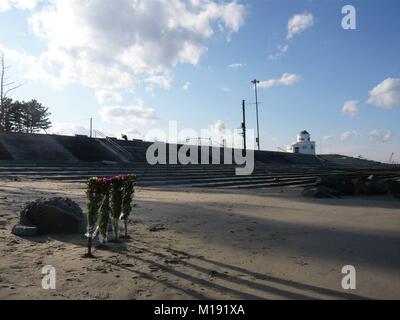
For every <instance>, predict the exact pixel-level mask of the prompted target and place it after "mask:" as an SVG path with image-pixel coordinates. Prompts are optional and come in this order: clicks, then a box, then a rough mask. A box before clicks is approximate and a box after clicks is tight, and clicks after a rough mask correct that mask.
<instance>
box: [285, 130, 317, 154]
mask: <svg viewBox="0 0 400 320" xmlns="http://www.w3.org/2000/svg"><path fill="white" fill-rule="evenodd" d="M315 150H316V145H315V141H311V136H310V134H309V133H308V132H307V131H306V130H304V131H302V132H300V133H299V135H298V136H297V142H294V143H293V144H292V145H290V146H289V147H288V148H287V151H288V152H290V153H301V154H312V155H315V153H316V151H315Z"/></svg>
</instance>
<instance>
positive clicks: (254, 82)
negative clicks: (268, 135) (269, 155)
mask: <svg viewBox="0 0 400 320" xmlns="http://www.w3.org/2000/svg"><path fill="white" fill-rule="evenodd" d="M251 83H252V84H254V90H255V93H256V112H257V146H258V151H260V150H261V148H260V122H259V119H258V92H257V84H259V83H260V81H258V80H257V79H254V80H253V81H252V82H251Z"/></svg>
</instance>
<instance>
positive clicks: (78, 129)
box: [48, 122, 90, 136]
mask: <svg viewBox="0 0 400 320" xmlns="http://www.w3.org/2000/svg"><path fill="white" fill-rule="evenodd" d="M89 131H90V130H89V129H88V128H85V127H84V126H82V125H79V124H76V123H68V122H60V123H55V124H54V125H53V127H52V128H51V129H49V130H48V133H50V134H59V135H65V136H74V135H76V134H80V135H86V136H89V134H90V132H89Z"/></svg>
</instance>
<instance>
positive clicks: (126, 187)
mask: <svg viewBox="0 0 400 320" xmlns="http://www.w3.org/2000/svg"><path fill="white" fill-rule="evenodd" d="M121 180H122V182H123V189H122V190H123V196H122V214H121V216H120V217H119V218H120V220H123V221H124V225H125V239H128V238H129V236H128V218H129V215H130V214H131V212H132V202H133V195H134V192H135V185H136V175H134V174H128V175H125V176H122V177H121Z"/></svg>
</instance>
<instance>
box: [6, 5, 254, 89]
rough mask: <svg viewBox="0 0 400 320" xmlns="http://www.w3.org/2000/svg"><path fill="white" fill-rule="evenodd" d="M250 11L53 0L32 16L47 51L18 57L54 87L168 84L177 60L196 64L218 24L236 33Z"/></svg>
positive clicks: (235, 7) (226, 7)
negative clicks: (146, 82)
mask: <svg viewBox="0 0 400 320" xmlns="http://www.w3.org/2000/svg"><path fill="white" fill-rule="evenodd" d="M2 1H4V0H2ZM7 3H8V2H7ZM246 13H247V8H246V6H244V5H242V4H240V3H238V2H237V1H231V2H228V3H223V2H219V1H218V2H217V1H212V0H198V1H194V2H193V1H192V2H191V4H190V3H187V2H186V1H182V0H157V1H148V0H119V1H104V0H90V1H89V0H68V1H65V0H52V1H49V2H48V5H47V6H43V7H41V8H40V9H37V10H36V11H35V12H34V13H33V14H32V16H31V18H30V19H29V25H30V29H31V31H32V32H33V34H34V35H36V36H37V37H39V38H40V39H42V40H43V41H45V42H47V50H46V51H45V52H42V53H41V54H39V55H38V56H29V55H26V54H23V53H18V54H17V55H14V58H18V61H19V64H20V68H21V69H22V70H23V71H24V73H25V76H26V77H28V78H35V79H40V80H44V81H47V82H50V83H51V84H52V85H53V86H56V87H62V86H65V85H68V84H81V85H83V86H86V87H92V88H96V89H108V90H115V89H121V88H132V87H133V86H135V84H136V83H137V82H138V81H142V80H145V81H146V80H147V81H148V82H150V83H152V84H154V85H160V86H161V87H163V88H168V87H169V86H170V80H169V79H168V77H165V75H166V74H167V75H168V74H169V73H170V72H171V70H172V69H173V68H174V67H176V66H177V65H178V64H192V65H196V64H198V62H199V60H200V58H201V56H202V55H203V54H204V53H205V52H206V51H207V46H206V42H207V40H208V39H209V38H210V37H211V36H212V35H213V34H214V32H215V31H216V30H215V29H217V28H216V25H217V24H221V25H223V27H224V32H225V33H226V34H227V35H231V34H232V33H234V32H237V31H239V29H240V28H241V27H242V26H243V24H244V19H245V16H246ZM37 70H39V71H40V72H36V71H37Z"/></svg>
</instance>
